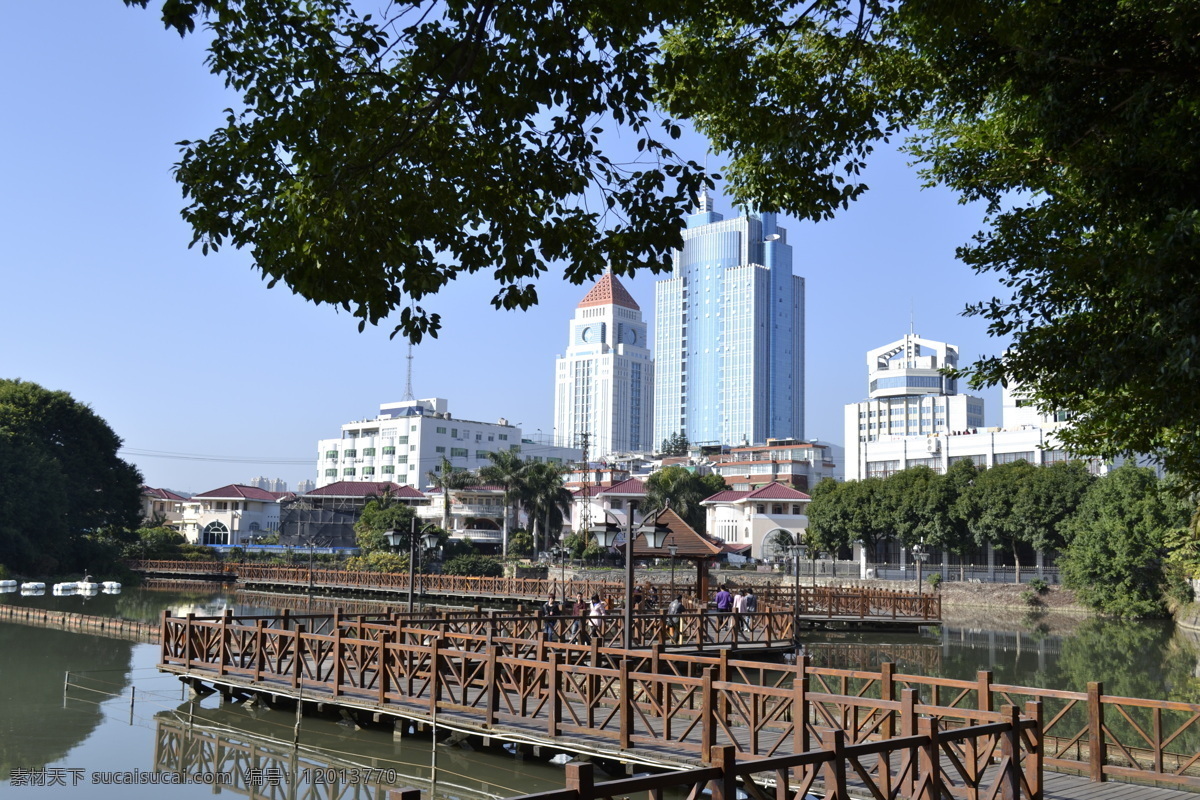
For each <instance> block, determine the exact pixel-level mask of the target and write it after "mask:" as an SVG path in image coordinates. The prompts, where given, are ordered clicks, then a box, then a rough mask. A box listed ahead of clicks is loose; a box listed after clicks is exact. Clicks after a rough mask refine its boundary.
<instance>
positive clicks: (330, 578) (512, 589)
mask: <svg viewBox="0 0 1200 800" xmlns="http://www.w3.org/2000/svg"><path fill="white" fill-rule="evenodd" d="M129 566H130V569H133V570H135V571H139V572H146V573H151V574H155V573H157V574H164V575H184V574H189V573H190V574H196V575H217V574H222V575H227V576H229V577H230V578H231V579H236V580H238V581H239V582H241V583H245V584H263V585H286V586H313V587H314V588H319V589H357V590H361V591H376V592H393V593H399V592H407V591H408V587H409V580H408V574H407V573H388V572H365V571H354V570H337V569H324V568H313V569H311V570H310V569H308V568H307V567H300V566H295V567H288V566H281V565H271V564H243V563H223V562H218V561H213V562H206V561H131V562H130V564H129ZM414 583H415V586H414V589H415V590H416V591H419V592H426V593H428V594H434V595H442V596H445V595H449V596H455V597H462V598H464V599H465V598H481V597H502V598H509V599H514V600H534V601H542V600H545V599H546V598H547V597H549V596H551V595H553V596H555V597H557V598H559V599H562V598H564V597H567V598H574V597H577V596H578V595H580V594H582V595H583V596H584V597H591V596H592V595H598V596H599V597H601V598H605V597H609V596H612V597H615V598H618V599H619V598H620V597H621V596H622V595H623V593H624V586H623V584H620V583H614V582H611V581H594V580H574V579H568V580H565V581H564V580H562V579H561V578H557V577H547V578H474V577H464V576H457V575H417V576H416V578H415V581H414ZM649 586H655V587H656V588H657V590H658V595H659V604H660V606H661V605H662V604H663V603H664V602H665V600H666V599H667V598H666V594H667V591H668V584H662V583H657V584H649V583H642V584H639V588H640V589H646V588H647V587H649ZM676 591H677V593H679V594H683V595H684V596H685V597H687V598H688V600H689V604H690V605H691V606H692V607H702V606H707V602H704V603H701V602H700V601H699V599H698V598H695V597H692V596H690V590H689V589H688V588H687V587H685V586H683V585H682V584H677V585H676ZM755 592H756V593H758V595H759V602H760V604H761V605H763V606H771V607H775V608H780V609H788V608H794V609H796V610H797V611H798V612H799V613H800V615H801V616H805V617H809V618H827V619H829V618H842V619H867V618H876V619H898V620H940V619H941V616H942V606H941V598H940V597H939V596H938V595H936V594H921V595H918V594H915V593H911V592H896V591H890V590H884V589H871V588H866V587H834V586H800V587H799V597H798V598H797V595H796V587H794V586H771V585H767V586H758V585H756V586H755Z"/></svg>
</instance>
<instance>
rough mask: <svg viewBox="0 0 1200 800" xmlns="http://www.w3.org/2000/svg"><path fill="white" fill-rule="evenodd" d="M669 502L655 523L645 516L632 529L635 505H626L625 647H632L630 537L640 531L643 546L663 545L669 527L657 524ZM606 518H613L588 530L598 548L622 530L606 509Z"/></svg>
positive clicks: (614, 538)
mask: <svg viewBox="0 0 1200 800" xmlns="http://www.w3.org/2000/svg"><path fill="white" fill-rule="evenodd" d="M669 507H670V504H668V505H667V506H664V507H663V509H662V511H659V512H658V513H657V514H655V515H654V522H653V523H649V522H647V521H646V520H645V519H643V520H642V525H641V526H640V527H639V528H638V529H637V530H636V531H634V529H633V512H634V510H635V506H634V504H633V503H632V502H630V504H629V515H628V516H627V517H626V518H625V598H624V599H625V610H624V615H623V616H624V620H625V630H624V632H623V635H622V639H621V642H622V646H623V647H624V648H625V649H626V650H632V649H633V540H634V538H635V537H636V536H637V534H642V535H644V536H645V537H646V545H647V546H648V547H649V548H650V549H652V550H657V549H659V548H660V547H662V545H663V542H664V541H665V540H666V538H667V536H668V535H669V534H670V532H671V531H670V529H669V528H667V527H666V526H665V525H659V524H658V516H659V515H660V514H662V512H663V511H666V510H667V508H669ZM604 515H605V517H608V518H612V520H613V521H612V522H608V521H607V520H606V521H605V522H604V523H602V524H600V525H596V526H595V527H593V528H592V529H591V532H592V534H593V535H594V536H595V537H596V543H597V544H599V545H600V546H601V547H604V548H608V547H612V546H613V545H615V544H616V542H617V536H618V535H619V534H620V532H621V526H620V523H618V522H617V521H616V517H613V515H612V514H611V513H610V512H609V511H608V510H607V509H605V511H604Z"/></svg>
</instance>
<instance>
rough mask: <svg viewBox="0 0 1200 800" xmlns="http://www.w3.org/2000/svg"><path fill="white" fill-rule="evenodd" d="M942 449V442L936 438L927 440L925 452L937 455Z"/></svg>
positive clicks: (931, 437) (932, 437)
mask: <svg viewBox="0 0 1200 800" xmlns="http://www.w3.org/2000/svg"><path fill="white" fill-rule="evenodd" d="M941 449H942V440H941V439H939V438H938V437H936V436H930V437H929V438H928V439H926V440H925V450H926V451H927V452H929V453H937V452H939V451H941Z"/></svg>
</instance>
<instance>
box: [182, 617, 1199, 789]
mask: <svg viewBox="0 0 1200 800" xmlns="http://www.w3.org/2000/svg"><path fill="white" fill-rule="evenodd" d="M493 619H496V618H495V617H494V616H493V617H491V618H488V619H487V620H486V621H484V620H480V619H478V618H476V619H471V618H469V617H467V616H461V617H458V616H455V615H445V616H444V617H442V618H439V619H437V620H430V619H426V620H421V619H415V618H406V616H405V615H398V614H397V615H380V616H379V617H375V618H372V617H369V616H366V615H356V616H353V617H341V616H340V615H334V616H333V617H329V616H323V617H318V616H312V615H281V616H272V617H233V616H232V615H226V616H224V617H219V618H213V617H209V618H199V617H195V616H189V617H186V618H172V617H167V616H166V615H164V618H163V620H162V630H163V634H162V650H161V656H160V667H161V668H163V669H166V670H170V671H176V672H180V673H186V674H190V675H193V676H205V675H207V676H211V677H214V678H217V679H219V678H221V677H232V678H236V679H238V680H242V681H246V682H249V683H250V684H251V685H261V686H263V687H265V688H267V689H274V688H279V687H285V688H291V689H297V688H299V687H300V686H301V685H303V687H304V692H305V695H306V696H310V695H311V694H312V693H314V692H315V693H318V694H323V695H326V696H329V697H333V698H338V697H342V698H349V699H354V700H362V701H366V702H369V703H371V704H373V705H375V706H384V707H386V706H389V705H394V706H396V707H398V708H407V709H409V710H410V711H411V709H412V708H414V707H416V708H418V709H421V710H422V711H424V712H427V713H434V709H437V711H438V713H441V712H443V711H444V712H453V713H458V714H462V715H464V716H466V717H469V718H473V719H475V720H476V723H477V724H479V725H480V726H481V727H482V728H484V729H487V728H489V727H491V726H494V725H496V724H499V723H507V724H517V723H524V724H525V725H527V726H528V725H530V724H532V725H534V726H536V727H537V729H538V730H541V731H543V732H544V733H545V735H547V736H550V737H556V736H562V735H568V736H581V737H593V738H598V739H600V740H604V741H609V742H611V743H613V744H615V745H616V746H618V747H620V748H621V749H628V748H631V747H635V746H636V747H646V746H651V747H659V748H661V747H668V748H670V750H671V751H672V752H678V753H681V754H690V755H691V756H692V757H697V758H701V759H704V760H707V759H708V758H710V757H711V755H712V749H713V748H714V747H719V746H721V745H730V746H733V747H734V748H735V749H736V750H737V753H738V754H739V756H740V757H746V758H754V759H761V758H771V757H774V756H777V755H781V754H795V753H802V752H805V751H807V750H809V749H810V748H811V744H812V742H815V741H824V738H823V737H825V735H826V734H825V733H824V732H823V731H824V730H825V729H836V730H841V731H843V733H844V734H845V737H846V742H847V743H848V744H855V745H857V744H865V743H868V742H872V741H877V740H879V739H884V740H886V739H890V738H893V737H895V736H900V735H916V734H917V732H918V728H917V725H918V720H919V719H920V718H921V717H923V716H924V717H931V718H936V719H938V720H939V725H941V726H942V728H943V729H952V728H953V729H957V728H961V727H970V726H974V725H985V724H991V723H994V722H1002V721H1003V719H1002V716H1003V715H1001V714H1000V712H999V711H997V710H996V709H997V707H998V706H1002V705H1004V706H1013V707H1017V706H1020V707H1023V708H1025V709H1027V712H1026V713H1027V714H1028V715H1031V716H1036V717H1037V718H1038V719H1044V720H1045V721H1044V724H1042V725H1041V726H1040V729H1041V730H1042V733H1043V736H1044V740H1045V748H1046V750H1045V754H1044V761H1045V765H1046V766H1047V767H1048V768H1052V769H1057V770H1064V771H1074V772H1079V773H1081V774H1084V775H1087V776H1089V777H1090V778H1091V780H1093V781H1105V780H1108V779H1109V778H1112V777H1121V778H1133V779H1140V780H1153V781H1157V782H1162V783H1169V784H1176V785H1180V786H1186V787H1190V788H1200V705H1198V704H1190V703H1180V702H1171V701H1160V700H1149V699H1138V698H1126V697H1115V696H1109V695H1105V694H1103V691H1102V687H1101V686H1100V684H1089V686H1088V690H1087V691H1086V692H1070V691H1059V690H1048V689H1038V688H1033V687H1022V686H1013V685H1008V684H998V683H995V682H994V681H993V678H992V674H991V673H990V672H988V671H981V672H979V673H978V674H977V676H976V678H975V679H974V680H956V679H950V678H937V677H930V676H923V675H911V674H901V673H897V672H896V671H895V669H894V666H893V665H892V664H889V663H885V664H882V665H881V666H880V668H879V669H878V670H877V671H862V670H845V669H833V668H820V667H814V666H812V665H811V664H810V663H809V662H808V659H807V658H806V657H801V658H800V659H798V663H796V664H794V665H789V664H784V665H781V664H765V663H763V662H759V661H743V660H737V659H736V657H735V656H734V655H732V654H731V653H730V652H729V651H727V650H722V651H720V652H719V653H718V654H716V655H713V656H696V655H683V654H678V653H670V652H666V651H664V649H663V647H662V645H661V644H655V645H653V646H651V647H650V648H648V649H643V650H635V651H625V650H621V649H619V648H613V647H608V646H606V644H607V642H608V641H609V640H608V639H605V638H604V637H602V636H596V637H594V638H592V639H591V641H590V642H589V643H588V644H586V645H585V644H582V643H572V642H549V641H546V640H545V638H544V637H542V638H536V639H528V638H521V637H520V636H508V635H505V634H509V633H512V634H528V629H527V628H526V629H522V628H520V627H505V626H507V625H508V623H509V620H504V619H503V618H500V619H499V622H503V625H500V626H499V627H491V625H492V622H493ZM511 621H512V622H513V623H516V622H517V620H511ZM614 622H615V620H614ZM998 715H999V716H998ZM799 720H803V721H804V722H803V724H797V721H799ZM1038 757H1039V759H1040V758H1043V756H1042V755H1041V754H1039V756H1038Z"/></svg>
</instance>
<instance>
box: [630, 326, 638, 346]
mask: <svg viewBox="0 0 1200 800" xmlns="http://www.w3.org/2000/svg"><path fill="white" fill-rule="evenodd" d="M637 342H638V335H637V328H630V329H629V343H630V344H637Z"/></svg>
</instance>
